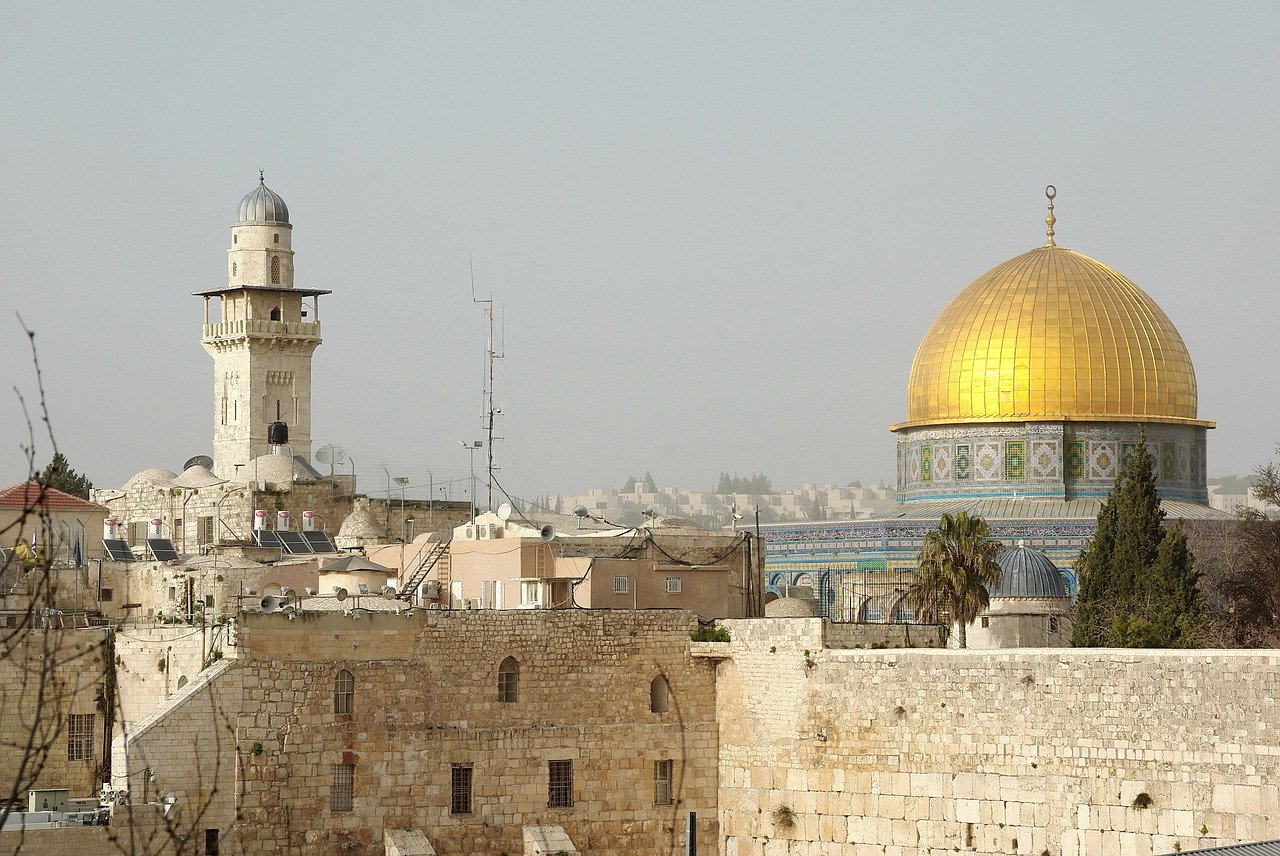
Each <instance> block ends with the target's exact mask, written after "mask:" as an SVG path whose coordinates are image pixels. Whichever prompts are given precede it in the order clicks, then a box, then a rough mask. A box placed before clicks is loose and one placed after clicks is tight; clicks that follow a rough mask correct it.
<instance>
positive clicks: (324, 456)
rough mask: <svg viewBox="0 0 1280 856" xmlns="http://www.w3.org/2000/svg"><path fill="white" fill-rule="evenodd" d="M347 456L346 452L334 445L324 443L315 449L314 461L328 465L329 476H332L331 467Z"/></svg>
mask: <svg viewBox="0 0 1280 856" xmlns="http://www.w3.org/2000/svg"><path fill="white" fill-rule="evenodd" d="M346 456H347V450H346V449H344V448H342V447H341V446H339V445H337V444H335V443H325V444H324V445H323V446H321V447H320V448H319V449H316V460H317V461H319V462H320V463H322V464H328V465H329V475H333V465H334V464H336V463H338V461H341V460H342V459H343V458H345V457H346Z"/></svg>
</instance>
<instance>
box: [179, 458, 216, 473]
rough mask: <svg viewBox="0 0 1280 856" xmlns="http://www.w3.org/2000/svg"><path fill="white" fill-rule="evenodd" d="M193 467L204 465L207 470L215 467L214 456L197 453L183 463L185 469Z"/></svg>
mask: <svg viewBox="0 0 1280 856" xmlns="http://www.w3.org/2000/svg"><path fill="white" fill-rule="evenodd" d="M192 467H204V468H205V469H206V470H211V469H213V458H211V457H209V456H208V455H196V456H194V457H191V458H188V459H187V462H186V463H185V464H183V465H182V468H183V469H184V470H189V469H191V468H192Z"/></svg>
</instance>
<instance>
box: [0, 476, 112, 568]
mask: <svg viewBox="0 0 1280 856" xmlns="http://www.w3.org/2000/svg"><path fill="white" fill-rule="evenodd" d="M106 516H107V509H106V508H104V507H102V506H101V505H98V504H97V503H94V502H89V501H87V500H84V499H81V498H80V497H78V496H73V495H71V494H69V493H66V492H65V491H61V490H57V489H56V488H52V487H44V486H42V485H40V484H39V483H38V482H34V481H26V482H19V483H18V484H15V485H11V486H10V487H7V488H5V489H4V490H0V533H3V537H4V543H2V544H0V550H3V551H4V555H5V557H6V559H7V557H8V556H9V554H10V551H14V550H16V551H17V552H16V553H14V557H15V558H17V559H18V560H19V563H20V562H21V560H22V559H24V558H25V559H27V560H28V561H30V560H31V559H32V558H33V557H35V556H37V555H39V556H40V557H41V558H43V559H47V560H49V561H51V562H53V563H55V564H70V565H77V564H83V563H84V562H85V561H87V560H89V559H96V558H98V557H99V556H101V555H102V544H101V538H102V521H103V520H104V519H106ZM20 545H21V547H20ZM33 545H34V547H35V550H34V552H32V551H31V550H30V548H31V547H32V546H33ZM24 548H25V549H24ZM8 564H9V563H8V561H0V572H3V571H4V569H5V568H6V566H7V565H8Z"/></svg>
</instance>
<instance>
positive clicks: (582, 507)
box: [573, 505, 591, 517]
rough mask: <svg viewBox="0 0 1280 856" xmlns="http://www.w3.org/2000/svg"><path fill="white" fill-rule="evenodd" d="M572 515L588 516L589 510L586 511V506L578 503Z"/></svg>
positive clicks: (589, 514)
mask: <svg viewBox="0 0 1280 856" xmlns="http://www.w3.org/2000/svg"><path fill="white" fill-rule="evenodd" d="M573 516H574V517H590V516H591V512H589V511H587V507H586V506H585V505H579V506H578V507H577V508H575V509H574V510H573Z"/></svg>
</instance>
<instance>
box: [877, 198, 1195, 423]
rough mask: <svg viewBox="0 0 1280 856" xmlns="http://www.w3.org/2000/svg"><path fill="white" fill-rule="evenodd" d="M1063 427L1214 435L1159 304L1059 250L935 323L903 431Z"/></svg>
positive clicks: (918, 364)
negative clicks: (999, 425)
mask: <svg viewBox="0 0 1280 856" xmlns="http://www.w3.org/2000/svg"><path fill="white" fill-rule="evenodd" d="M1050 213H1051V215H1052V212H1050ZM1051 228H1052V225H1051ZM1050 241H1052V233H1050ZM1059 420H1095V421H1119V422H1180V423H1188V424H1194V425H1203V426H1206V427H1213V423H1211V422H1202V421H1198V420H1197V419H1196V374H1195V369H1194V368H1193V367H1192V365H1191V357H1190V355H1188V353H1187V346H1186V345H1185V344H1183V342H1182V337H1181V336H1179V335H1178V331H1177V330H1176V329H1175V328H1174V326H1173V323H1172V322H1171V321H1170V320H1169V318H1168V316H1166V315H1165V314H1164V312H1162V311H1161V310H1160V307H1159V306H1157V305H1156V304H1155V301H1153V300H1152V299H1151V298H1150V297H1148V296H1147V295H1146V294H1145V293H1143V291H1142V289H1140V288H1138V286H1136V285H1134V284H1133V283H1132V282H1130V281H1129V280H1128V279H1126V278H1125V277H1124V276H1121V275H1120V274H1119V273H1117V272H1116V271H1114V270H1112V269H1111V268H1109V267H1107V266H1106V265H1104V264H1102V262H1099V261H1095V260H1094V259H1091V258H1089V257H1088V256H1083V255H1081V254H1080V253H1077V252H1073V251H1072V250H1068V249H1066V248H1064V247H1057V246H1053V245H1052V244H1050V245H1049V246H1045V247H1039V248H1037V249H1034V250H1032V251H1031V252H1029V253H1023V254H1022V255H1020V256H1017V257H1015V258H1012V259H1009V260H1008V261H1007V262H1005V263H1003V264H1001V265H997V266H996V267H994V268H992V269H991V270H989V271H987V272H986V273H985V274H983V275H982V276H980V277H978V278H977V279H976V280H974V281H973V282H972V283H971V284H970V285H969V286H968V287H967V288H965V289H964V291H962V292H960V294H958V295H957V296H956V297H955V299H954V300H952V301H951V303H950V304H948V305H947V308H946V309H944V310H943V311H942V314H940V315H939V316H938V317H937V318H936V319H935V320H934V322H933V325H932V326H931V327H930V328H929V332H927V333H926V334H925V336H924V340H923V341H922V342H921V343H920V347H919V349H918V350H917V351H916V358H915V361H914V362H913V363H912V365H911V378H910V381H909V383H908V386H907V421H906V422H903V423H901V424H898V425H894V426H892V430H894V431H897V430H899V429H901V428H910V427H914V426H918V425H941V424H950V423H957V422H1025V421H1049V422H1052V421H1059Z"/></svg>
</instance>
